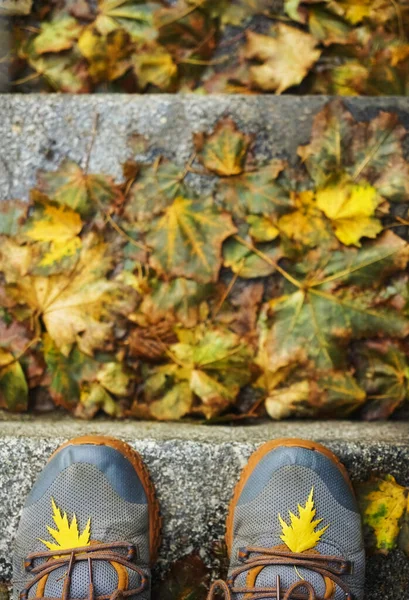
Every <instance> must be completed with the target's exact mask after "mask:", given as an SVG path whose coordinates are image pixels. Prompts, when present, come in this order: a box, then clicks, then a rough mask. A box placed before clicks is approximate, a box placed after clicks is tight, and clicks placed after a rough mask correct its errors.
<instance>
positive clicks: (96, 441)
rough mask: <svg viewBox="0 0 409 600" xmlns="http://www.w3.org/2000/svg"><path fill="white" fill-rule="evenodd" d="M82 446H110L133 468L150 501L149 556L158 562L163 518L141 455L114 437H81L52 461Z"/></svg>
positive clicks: (74, 440) (61, 448) (68, 444)
mask: <svg viewBox="0 0 409 600" xmlns="http://www.w3.org/2000/svg"><path fill="white" fill-rule="evenodd" d="M82 444H93V445H95V446H109V447H111V448H114V449H115V450H118V452H120V453H121V454H122V456H124V457H125V458H126V459H127V460H128V461H129V462H130V463H131V465H132V466H133V468H134V469H135V471H136V473H137V474H138V477H139V479H140V480H141V483H142V486H143V489H144V491H145V494H146V497H147V499H148V511H149V555H150V562H151V565H153V564H154V563H155V562H156V559H157V556H158V551H159V546H160V542H161V531H162V518H161V515H160V507H159V502H158V499H157V496H156V490H155V486H154V485H153V482H152V479H151V477H150V475H149V471H148V469H147V467H146V465H145V463H144V462H143V460H142V458H141V456H140V454H138V452H136V451H135V450H134V449H133V448H131V446H129V444H126V443H125V442H122V441H121V440H118V439H116V438H113V437H109V436H103V435H84V436H81V437H77V438H74V439H72V440H69V441H68V442H65V444H62V446H60V447H59V448H57V450H56V451H55V452H54V453H53V454H52V455H51V457H50V459H49V460H51V459H52V458H53V457H54V456H55V455H56V454H57V453H58V452H60V451H61V450H63V448H67V447H68V446H80V445H82Z"/></svg>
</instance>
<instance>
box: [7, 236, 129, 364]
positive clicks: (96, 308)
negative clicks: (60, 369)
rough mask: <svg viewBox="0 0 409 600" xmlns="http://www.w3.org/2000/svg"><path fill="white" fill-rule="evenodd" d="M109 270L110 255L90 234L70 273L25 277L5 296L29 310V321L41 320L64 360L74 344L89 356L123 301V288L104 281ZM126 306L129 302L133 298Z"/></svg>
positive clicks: (106, 334)
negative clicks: (30, 313) (30, 315)
mask: <svg viewBox="0 0 409 600" xmlns="http://www.w3.org/2000/svg"><path fill="white" fill-rule="evenodd" d="M111 267H112V256H110V255H109V253H108V252H107V247H106V245H105V244H104V243H102V242H100V241H99V240H97V239H96V238H95V237H94V236H93V235H92V234H90V235H89V236H88V238H84V239H83V247H82V250H81V253H80V255H79V258H78V261H77V263H76V265H75V268H74V269H73V270H72V271H71V272H67V273H63V274H60V275H51V276H49V277H44V276H31V275H27V276H23V277H20V278H19V279H18V280H17V282H11V283H10V284H9V285H8V286H7V292H8V294H9V295H10V297H11V298H14V299H15V300H16V301H17V302H18V303H20V304H23V303H24V304H25V305H27V307H29V309H30V310H31V311H32V315H33V317H34V316H35V317H36V318H37V319H38V318H40V317H41V319H42V321H43V323H44V326H45V328H46V330H47V332H48V333H49V335H50V337H51V338H52V340H53V341H54V343H55V344H56V345H57V347H58V348H59V349H60V351H61V352H62V353H63V354H64V355H65V356H68V354H69V352H70V350H71V348H72V345H73V344H74V343H75V342H77V343H78V346H79V348H80V349H81V350H82V351H83V352H85V353H88V354H91V355H92V353H93V350H94V349H95V348H96V347H100V346H101V345H102V344H103V343H104V342H105V341H106V338H107V336H108V334H109V332H110V331H111V329H112V326H113V322H112V318H113V315H114V314H115V311H116V310H118V309H119V306H120V305H121V303H124V302H125V301H124V297H123V296H124V292H123V290H122V288H121V287H120V286H119V285H118V284H116V283H115V282H114V281H112V280H111V281H110V280H108V279H107V278H106V275H107V273H108V272H109V270H110V269H111ZM1 269H2V256H1V253H0V270H1ZM128 301H131V302H132V300H131V298H128V300H127V302H128Z"/></svg>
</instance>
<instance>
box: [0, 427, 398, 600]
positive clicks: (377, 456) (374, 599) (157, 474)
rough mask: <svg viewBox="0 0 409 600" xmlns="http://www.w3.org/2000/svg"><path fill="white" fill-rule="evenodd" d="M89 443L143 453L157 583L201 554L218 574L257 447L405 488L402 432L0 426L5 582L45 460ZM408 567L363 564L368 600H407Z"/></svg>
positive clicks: (379, 561)
mask: <svg viewBox="0 0 409 600" xmlns="http://www.w3.org/2000/svg"><path fill="white" fill-rule="evenodd" d="M88 433H99V434H109V435H115V436H117V437H120V438H122V439H124V440H126V441H128V442H130V443H131V444H132V446H133V447H134V448H136V449H137V450H138V451H139V452H141V454H142V456H143V458H144V460H145V462H146V464H147V465H148V467H149V470H150V472H151V475H152V478H153V480H154V483H155V485H156V487H157V491H158V496H159V500H160V503H161V508H162V513H163V518H164V529H163V545H162V549H161V553H160V561H159V566H158V569H157V576H160V575H161V573H163V572H164V570H166V568H167V566H168V565H169V564H170V563H171V562H172V561H174V560H175V559H177V558H180V557H182V556H184V555H186V554H189V553H190V552H192V551H193V550H199V551H200V553H201V555H202V556H203V557H204V558H205V559H206V560H207V561H210V562H212V564H213V566H214V568H215V569H217V561H216V560H215V559H214V555H213V553H212V548H213V545H214V542H216V541H219V540H221V539H222V537H223V534H224V522H225V517H226V511H227V506H228V502H229V500H230V497H231V494H232V489H233V486H234V484H235V482H236V481H237V479H238V476H239V474H240V471H241V469H242V468H243V466H244V464H245V463H246V461H247V459H248V457H249V455H250V454H251V452H252V451H253V450H254V449H255V448H256V446H257V445H258V444H259V443H261V442H263V441H266V440H268V439H272V438H277V437H283V436H291V437H305V438H309V439H315V440H316V441H320V442H323V443H325V444H326V445H328V446H329V447H330V448H331V449H332V450H333V451H335V452H336V453H337V454H338V455H339V456H340V458H341V459H342V461H343V462H344V463H345V465H346V466H347V468H348V470H349V472H350V474H351V477H352V478H353V479H354V480H356V481H359V480H364V479H367V478H368V477H369V475H370V474H371V473H373V474H382V473H391V474H393V475H395V476H396V477H397V479H398V481H399V482H400V483H402V484H405V485H408V486H409V424H408V423H396V422H390V423H377V424H365V423H347V422H326V423H323V422H321V423H314V422H302V423H301V422H294V423H292V422H286V423H268V424H264V425H257V426H250V427H213V428H207V427H205V426H201V427H200V426H196V425H186V424H172V425H166V424H157V423H135V422H126V421H125V422H107V421H104V420H100V421H94V422H91V423H82V422H78V421H73V420H72V419H70V418H65V419H62V420H60V419H58V420H55V419H53V418H49V419H41V420H35V421H34V420H31V419H30V418H27V419H26V420H25V421H23V422H21V421H17V420H15V421H0V465H1V470H0V506H1V509H0V531H1V532H2V536H1V538H0V579H1V578H2V579H3V580H5V581H9V580H10V577H11V569H10V559H11V550H10V548H11V546H12V544H11V543H12V540H13V537H14V534H15V531H16V527H17V524H18V515H19V511H20V509H21V506H22V503H23V501H24V498H25V496H26V494H27V493H28V491H29V489H30V487H31V486H32V484H33V481H34V479H35V477H36V476H37V473H38V472H39V471H40V470H41V468H42V467H43V465H44V464H45V462H46V460H47V458H48V456H49V455H50V453H51V452H52V451H53V450H54V449H55V448H56V447H57V446H58V445H59V444H60V443H62V442H63V441H65V440H66V439H67V438H69V437H72V436H75V435H80V434H88ZM408 588H409V561H408V560H407V559H406V558H405V557H404V556H403V555H402V554H401V553H399V552H396V553H395V554H394V555H390V556H389V557H383V556H376V557H373V558H371V559H370V560H369V569H368V600H381V599H382V600H388V599H391V600H392V599H393V600H404V599H407V598H409V594H408V591H407V590H408Z"/></svg>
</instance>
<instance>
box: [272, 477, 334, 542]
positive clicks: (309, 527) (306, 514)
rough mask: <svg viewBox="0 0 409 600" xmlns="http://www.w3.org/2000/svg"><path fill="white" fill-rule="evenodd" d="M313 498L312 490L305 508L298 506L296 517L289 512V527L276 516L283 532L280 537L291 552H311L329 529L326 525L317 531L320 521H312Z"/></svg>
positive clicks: (314, 513)
mask: <svg viewBox="0 0 409 600" xmlns="http://www.w3.org/2000/svg"><path fill="white" fill-rule="evenodd" d="M313 496H314V488H312V490H311V492H310V495H309V496H308V500H307V502H306V504H305V506H301V505H300V504H299V505H298V515H299V516H298V517H297V516H296V515H294V513H292V512H291V511H290V513H289V514H290V525H288V524H287V523H286V522H285V521H284V519H282V518H281V516H280V515H278V518H279V521H280V525H281V527H282V532H283V535H281V536H280V537H281V539H282V540H283V542H284V543H285V545H286V546H287V547H288V548H289V549H290V550H291V552H305V551H306V550H312V549H313V548H315V546H316V545H317V544H318V542H319V541H320V539H321V537H322V536H323V534H324V533H325V531H326V530H327V529H328V527H329V525H326V526H325V527H323V528H322V529H318V530H317V527H318V525H319V524H320V523H321V522H322V519H316V520H315V521H314V517H315V515H316V512H317V511H316V509H315V508H314V498H313Z"/></svg>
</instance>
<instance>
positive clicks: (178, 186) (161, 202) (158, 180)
mask: <svg viewBox="0 0 409 600" xmlns="http://www.w3.org/2000/svg"><path fill="white" fill-rule="evenodd" d="M185 194H186V186H185V185H184V183H183V180H182V177H181V169H180V167H179V166H178V165H175V164H174V163H172V162H170V161H167V160H160V162H159V163H155V164H153V165H138V172H137V176H136V179H135V182H134V183H133V184H132V186H131V189H130V191H129V195H128V197H127V202H126V205H125V211H124V214H125V217H126V218H127V219H128V220H129V221H130V222H135V221H143V220H150V219H151V218H152V216H154V215H157V214H159V213H160V212H162V211H163V210H164V209H165V208H166V207H167V206H169V205H170V204H172V201H173V200H174V199H175V198H176V197H177V196H183V195H185Z"/></svg>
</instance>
